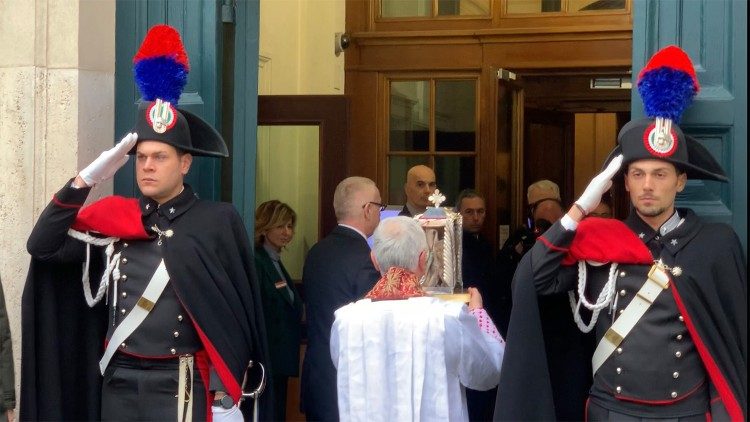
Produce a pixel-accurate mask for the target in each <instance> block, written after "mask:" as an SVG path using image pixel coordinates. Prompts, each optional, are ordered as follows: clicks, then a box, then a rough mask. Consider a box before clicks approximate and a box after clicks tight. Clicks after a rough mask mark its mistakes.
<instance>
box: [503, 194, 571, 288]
mask: <svg viewBox="0 0 750 422" xmlns="http://www.w3.org/2000/svg"><path fill="white" fill-rule="evenodd" d="M526 198H527V200H528V205H529V215H528V217H527V221H526V224H525V225H524V226H521V227H519V228H518V229H517V230H516V231H515V232H514V233H513V235H512V236H510V237H509V238H508V240H506V241H505V244H504V245H503V247H502V248H501V249H500V254H499V255H498V276H499V278H500V282H501V283H504V284H507V285H508V287H509V286H510V282H511V280H512V279H513V274H514V273H515V271H516V267H517V266H518V263H519V262H520V261H521V257H523V255H524V254H525V253H526V252H527V251H528V250H529V249H531V247H532V246H534V242H535V241H536V238H537V237H539V236H540V235H541V234H542V233H544V232H545V231H546V230H547V229H548V228H549V227H550V226H552V223H554V222H555V221H557V220H559V219H560V218H562V216H563V214H564V211H563V207H562V201H561V199H560V188H559V187H558V186H557V184H556V183H555V182H553V181H551V180H538V181H536V182H534V183H532V184H531V185H529V188H528V190H527V193H526Z"/></svg>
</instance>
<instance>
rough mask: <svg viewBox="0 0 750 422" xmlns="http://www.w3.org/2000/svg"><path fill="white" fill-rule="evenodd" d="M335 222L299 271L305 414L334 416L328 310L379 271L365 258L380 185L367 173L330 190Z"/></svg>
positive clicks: (367, 285)
mask: <svg viewBox="0 0 750 422" xmlns="http://www.w3.org/2000/svg"><path fill="white" fill-rule="evenodd" d="M333 208H334V211H335V212H336V219H337V220H338V226H336V228H335V229H333V231H332V232H331V233H330V234H329V235H328V236H327V237H326V238H325V239H323V240H321V241H320V242H318V243H317V244H315V245H314V246H313V247H312V249H310V252H309V253H308V255H307V259H306V260H305V266H304V268H303V271H302V284H303V286H305V292H306V295H305V296H306V297H305V305H306V309H307V310H306V316H307V351H306V352H305V359H304V362H303V364H302V379H301V381H300V382H301V396H302V397H301V405H302V411H303V412H304V413H305V416H306V417H307V420H316V421H317V420H321V421H336V420H338V419H339V414H338V405H337V399H336V368H334V367H333V363H332V362H331V352H330V344H329V342H330V335H331V325H332V324H333V312H334V311H335V310H336V309H338V308H340V307H341V306H344V305H346V304H347V303H349V302H353V301H355V300H357V299H360V298H362V297H363V296H364V295H365V293H367V292H368V291H369V290H370V289H371V288H372V286H373V285H374V284H375V282H376V281H377V280H378V278H379V277H380V275H379V274H378V271H377V270H376V269H375V267H374V266H373V265H372V261H371V260H370V247H369V246H368V245H367V238H368V237H370V236H371V235H372V233H373V232H374V231H375V227H377V225H378V223H379V222H380V211H382V210H383V209H384V208H385V206H384V205H383V204H381V198H380V191H379V190H378V188H377V186H375V183H374V182H373V181H372V180H370V179H368V178H366V177H356V176H354V177H348V178H346V179H344V180H343V181H341V183H339V185H338V186H337V187H336V191H335V192H334V194H333Z"/></svg>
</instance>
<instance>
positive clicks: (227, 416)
mask: <svg viewBox="0 0 750 422" xmlns="http://www.w3.org/2000/svg"><path fill="white" fill-rule="evenodd" d="M211 413H212V414H213V420H214V422H244V421H245V419H244V418H243V417H242V411H241V410H240V408H239V407H237V405H236V404H235V405H234V406H232V407H231V408H229V409H224V408H223V407H221V406H211Z"/></svg>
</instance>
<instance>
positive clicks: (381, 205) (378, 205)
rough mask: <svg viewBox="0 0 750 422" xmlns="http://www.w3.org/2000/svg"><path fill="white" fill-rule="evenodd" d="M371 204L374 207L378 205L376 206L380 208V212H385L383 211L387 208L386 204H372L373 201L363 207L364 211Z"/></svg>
mask: <svg viewBox="0 0 750 422" xmlns="http://www.w3.org/2000/svg"><path fill="white" fill-rule="evenodd" d="M370 204H372V205H376V206H377V207H378V209H379V210H380V211H383V210H385V207H387V205H385V204H381V203H380V202H372V201H370V202H368V203H366V204H364V205H362V209H364V208H365V207H366V206H368V205H370Z"/></svg>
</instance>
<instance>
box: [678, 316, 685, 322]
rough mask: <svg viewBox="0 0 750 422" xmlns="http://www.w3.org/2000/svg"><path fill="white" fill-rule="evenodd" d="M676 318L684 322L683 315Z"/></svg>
mask: <svg viewBox="0 0 750 422" xmlns="http://www.w3.org/2000/svg"><path fill="white" fill-rule="evenodd" d="M677 319H679V320H680V322H685V317H683V316H682V315H680V316H678V317H677Z"/></svg>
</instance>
